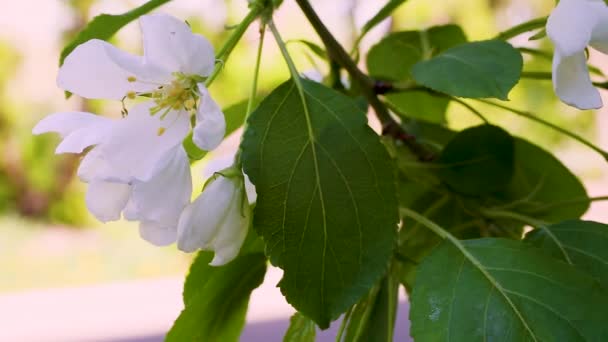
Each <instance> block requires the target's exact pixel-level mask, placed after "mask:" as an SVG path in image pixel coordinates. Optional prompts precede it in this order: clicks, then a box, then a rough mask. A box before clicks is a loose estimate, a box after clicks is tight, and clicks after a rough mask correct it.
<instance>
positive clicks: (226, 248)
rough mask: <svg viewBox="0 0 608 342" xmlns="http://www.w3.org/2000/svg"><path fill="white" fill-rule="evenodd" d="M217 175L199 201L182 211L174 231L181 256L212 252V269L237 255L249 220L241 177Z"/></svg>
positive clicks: (249, 213)
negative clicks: (182, 252) (184, 253)
mask: <svg viewBox="0 0 608 342" xmlns="http://www.w3.org/2000/svg"><path fill="white" fill-rule="evenodd" d="M225 171H226V173H225V175H224V174H220V173H217V174H216V175H215V176H214V178H212V179H211V180H210V181H209V183H207V185H206V186H205V189H204V190H203V192H202V193H201V194H200V195H199V197H198V198H197V199H196V200H195V201H194V202H192V204H190V205H188V206H187V207H186V209H184V211H183V213H182V215H181V217H180V219H179V224H178V228H177V234H178V237H177V247H178V248H179V249H180V250H182V251H184V252H188V253H190V252H194V251H196V250H198V249H202V250H207V251H214V252H215V257H214V258H213V260H212V261H211V263H210V264H211V265H212V266H221V265H224V264H226V263H228V262H230V261H231V260H233V259H234V258H235V257H236V256H237V255H238V253H239V250H240V249H241V246H242V245H243V242H244V241H245V237H246V236H247V230H248V228H249V221H250V217H251V207H250V206H249V202H248V200H247V193H246V191H245V186H244V179H243V175H242V173H240V174H238V175H233V174H229V173H230V172H231V171H232V170H225Z"/></svg>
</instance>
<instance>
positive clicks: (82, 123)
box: [32, 112, 112, 138]
mask: <svg viewBox="0 0 608 342" xmlns="http://www.w3.org/2000/svg"><path fill="white" fill-rule="evenodd" d="M111 121H112V120H110V119H108V118H104V117H102V116H98V115H95V114H91V113H86V112H66V113H54V114H51V115H48V116H47V117H45V118H44V119H42V120H40V121H39V122H38V123H37V124H36V126H34V128H33V129H32V133H33V134H36V135H38V134H43V133H49V132H54V133H59V135H61V137H62V138H65V137H66V136H67V135H68V134H70V133H72V132H74V131H76V130H78V129H81V128H86V127H88V126H90V125H100V126H101V125H108V124H109V122H111Z"/></svg>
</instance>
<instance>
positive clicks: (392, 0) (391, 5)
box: [359, 0, 407, 40]
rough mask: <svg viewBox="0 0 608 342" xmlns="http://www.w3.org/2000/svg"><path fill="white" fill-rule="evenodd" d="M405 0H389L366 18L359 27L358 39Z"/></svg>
mask: <svg viewBox="0 0 608 342" xmlns="http://www.w3.org/2000/svg"><path fill="white" fill-rule="evenodd" d="M406 1H407V0H389V1H388V2H387V3H386V5H384V7H382V8H381V9H380V11H378V13H376V15H374V16H373V17H372V18H371V19H370V20H368V21H367V22H366V23H365V24H364V25H363V27H362V28H361V34H360V36H359V40H361V39H362V38H363V37H364V36H365V35H366V34H367V33H368V32H369V31H371V30H372V29H373V28H374V27H376V25H378V24H380V23H381V22H382V21H384V19H386V18H388V17H389V16H390V15H391V14H392V13H393V12H394V11H395V10H396V9H397V7H399V6H401V5H402V4H403V3H404V2H406Z"/></svg>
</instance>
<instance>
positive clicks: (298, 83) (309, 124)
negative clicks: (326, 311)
mask: <svg viewBox="0 0 608 342" xmlns="http://www.w3.org/2000/svg"><path fill="white" fill-rule="evenodd" d="M292 79H293V81H294V83H295V85H296V88H297V89H298V94H299V95H300V101H301V102H302V107H303V108H304V117H305V119H306V129H307V132H308V142H309V143H310V144H311V151H312V159H313V164H314V167H315V180H316V183H317V187H318V191H319V202H320V204H321V214H322V218H323V252H322V256H321V259H322V260H323V262H322V263H321V284H322V285H321V287H320V291H321V295H320V297H321V298H320V300H321V307H325V286H324V284H325V262H326V261H325V260H326V253H327V213H326V211H325V200H324V198H323V188H322V187H321V173H320V172H319V160H318V157H317V150H316V146H315V145H316V144H315V141H316V139H315V135H314V131H313V127H312V118H311V117H310V111H309V109H308V102H307V101H306V96H305V91H304V86H303V85H302V80H301V79H300V77H299V76H298V75H297V74H295V75H292ZM283 229H285V227H284V226H283Z"/></svg>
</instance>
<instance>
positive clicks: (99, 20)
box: [59, 0, 171, 65]
mask: <svg viewBox="0 0 608 342" xmlns="http://www.w3.org/2000/svg"><path fill="white" fill-rule="evenodd" d="M169 1H171V0H150V1H148V2H146V3H145V4H143V5H141V6H139V7H137V8H134V9H132V10H130V11H129V12H126V13H123V14H119V15H112V14H100V15H98V16H96V17H95V18H93V20H91V22H90V23H89V24H88V25H87V27H85V28H84V30H82V31H80V33H79V34H78V35H77V36H76V38H74V39H73V40H72V41H71V42H70V43H68V44H67V45H66V46H65V48H63V51H61V55H60V57H59V65H62V64H63V61H64V60H65V58H66V57H67V56H68V55H69V54H70V53H71V52H72V51H73V50H74V49H75V48H76V47H77V46H78V45H80V44H82V43H84V42H86V41H88V40H91V39H101V40H108V39H110V38H111V37H112V36H113V35H114V34H115V33H116V32H118V30H120V29H121V28H123V27H124V26H126V25H127V24H128V23H130V22H132V21H133V20H135V19H137V18H139V17H141V16H142V15H144V14H146V13H148V12H150V11H152V10H153V9H155V8H157V7H159V6H161V5H164V4H166V3H167V2H169Z"/></svg>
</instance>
